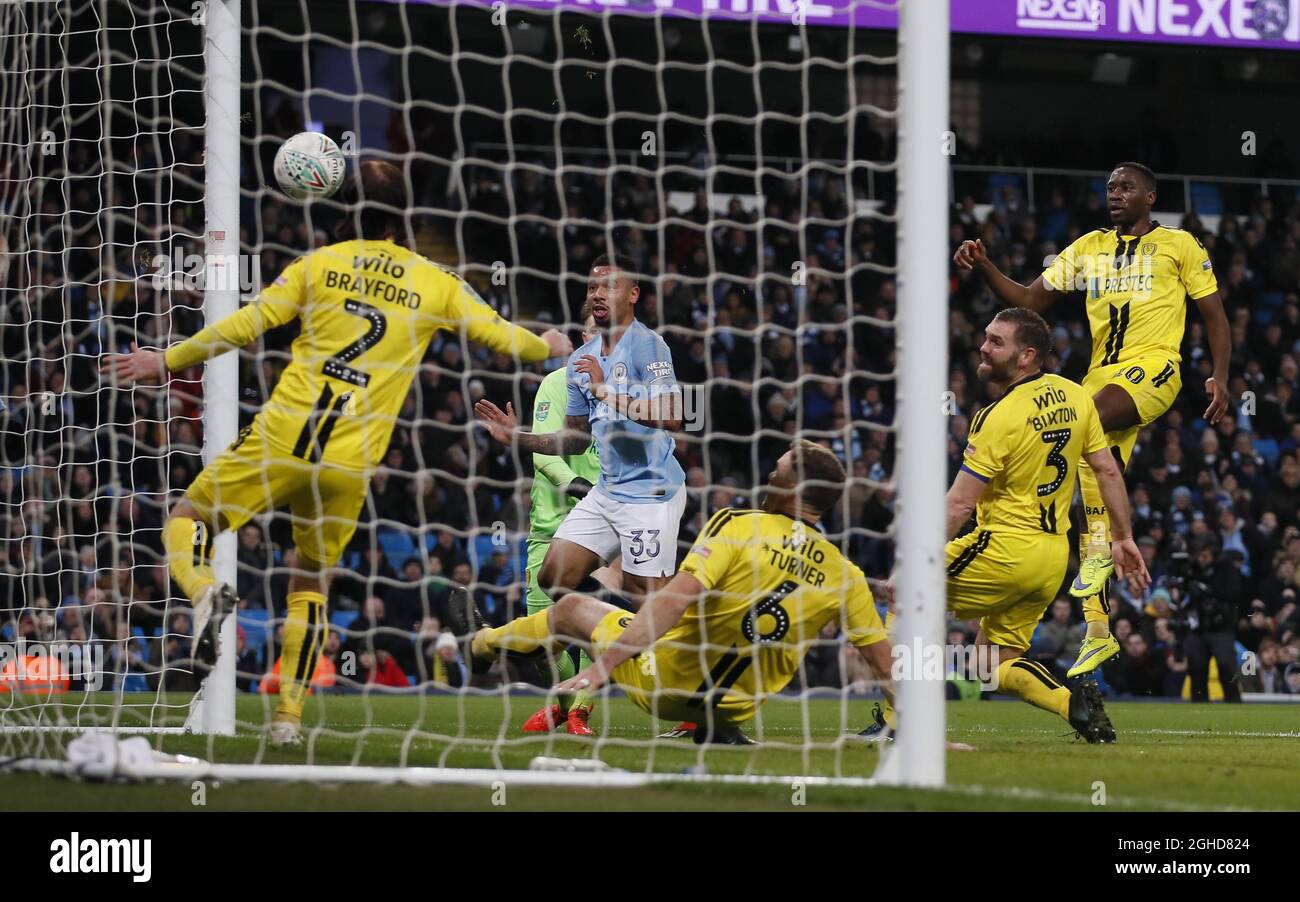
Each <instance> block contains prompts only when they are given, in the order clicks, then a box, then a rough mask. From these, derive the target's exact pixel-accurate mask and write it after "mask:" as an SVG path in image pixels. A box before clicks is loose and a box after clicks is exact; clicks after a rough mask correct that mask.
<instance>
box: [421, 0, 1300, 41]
mask: <svg viewBox="0 0 1300 902" xmlns="http://www.w3.org/2000/svg"><path fill="white" fill-rule="evenodd" d="M424 2H440V3H445V2H448V0H424ZM471 2H474V3H476V4H479V5H482V6H495V5H496V4H495V3H492V2H489V0H471ZM504 2H505V5H506V7H507V8H520V9H523V8H527V9H538V10H540V9H555V8H560V9H566V10H575V11H577V10H583V11H587V12H597V11H604V10H608V11H609V12H611V13H657V12H658V13H663V14H664V15H669V16H671V15H682V16H710V17H717V18H731V19H738V20H739V19H750V18H754V19H758V20H759V21H760V22H798V21H800V17H802V22H805V23H807V24H808V25H813V26H815V25H840V26H846V25H853V26H856V27H858V28H882V29H895V28H897V27H898V11H897V8H896V7H894V6H893V4H889V5H886V4H885V3H882V2H879V0H504ZM899 2H913V3H926V2H931V0H899ZM951 10H952V12H951V15H952V30H953V31H954V32H958V33H964V34H988V35H1007V36H1023V37H1035V38H1046V37H1054V36H1055V37H1064V38H1092V39H1096V40H1104V41H1143V42H1155V43H1166V44H1195V45H1200V46H1215V47H1253V48H1257V49H1266V50H1295V49H1297V48H1300V0H952V2H951Z"/></svg>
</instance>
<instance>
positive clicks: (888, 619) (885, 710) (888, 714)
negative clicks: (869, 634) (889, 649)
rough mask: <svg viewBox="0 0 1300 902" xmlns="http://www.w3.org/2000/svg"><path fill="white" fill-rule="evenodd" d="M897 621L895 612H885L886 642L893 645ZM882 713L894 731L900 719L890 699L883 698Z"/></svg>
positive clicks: (881, 702)
mask: <svg viewBox="0 0 1300 902" xmlns="http://www.w3.org/2000/svg"><path fill="white" fill-rule="evenodd" d="M896 619H897V618H896V617H895V616H894V612H893V611H886V612H885V635H886V636H888V637H889V638H888V639H886V640H885V641H887V642H891V643H892V642H893V641H894V621H895V620H896ZM880 713H881V715H882V716H883V717H884V718H885V724H886V725H887V726H888V727H890V728H891V729H892V728H894V727H896V726H898V718H897V716H896V715H895V714H894V705H893V703H892V702H890V700H889V699H887V698H882V699H881V700H880Z"/></svg>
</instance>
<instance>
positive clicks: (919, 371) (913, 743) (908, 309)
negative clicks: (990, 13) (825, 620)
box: [877, 0, 951, 786]
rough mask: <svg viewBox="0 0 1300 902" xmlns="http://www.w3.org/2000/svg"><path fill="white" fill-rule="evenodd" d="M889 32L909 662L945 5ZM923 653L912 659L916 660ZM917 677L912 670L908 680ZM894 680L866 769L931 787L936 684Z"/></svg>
mask: <svg viewBox="0 0 1300 902" xmlns="http://www.w3.org/2000/svg"><path fill="white" fill-rule="evenodd" d="M900 7H901V9H900V10H899V28H898V57H899V62H898V87H899V90H898V95H899V104H898V114H899V123H898V171H899V187H898V219H899V234H898V251H899V256H898V259H899V270H898V298H899V316H898V321H897V322H898V326H897V328H898V350H899V354H898V358H899V371H898V379H899V404H898V430H899V442H900V445H901V446H902V447H903V448H904V449H905V451H904V453H903V454H901V455H900V456H899V469H898V476H897V478H898V494H899V499H900V504H899V515H898V523H897V530H898V531H897V538H898V542H897V549H898V550H897V561H898V562H897V570H896V572H897V581H898V582H897V590H896V604H897V612H898V620H897V623H896V631H895V641H896V642H898V644H899V645H901V646H902V647H904V648H905V649H910V650H912V652H913V653H912V654H910V655H908V656H906V657H905V658H904V660H910V662H911V663H913V664H916V665H919V664H920V662H919V661H917V658H918V655H917V654H916V653H915V652H916V651H922V650H924V649H942V648H943V644H944V641H945V640H944V625H945V620H946V596H947V589H946V586H945V583H944V560H945V557H944V540H945V536H944V526H943V524H944V519H945V514H944V495H945V493H946V490H947V486H946V485H945V481H944V479H943V478H942V474H944V473H946V472H947V454H946V447H947V422H946V419H947V418H946V416H945V412H944V405H943V402H942V398H943V393H944V391H945V390H946V389H947V385H948V344H947V341H946V340H944V336H943V335H941V336H940V337H939V340H935V324H937V323H946V322H947V321H948V284H947V274H948V267H947V259H946V258H947V253H946V250H947V244H948V165H949V154H950V153H951V150H950V149H949V147H950V144H949V132H948V50H949V42H950V38H949V34H948V0H934V2H927V3H917V2H911V3H901V4H900ZM922 653H923V654H924V652H923V651H922ZM917 670H920V671H921V672H919V673H918V672H917ZM907 676H908V678H907V679H903V680H900V681H898V683H897V684H896V685H897V691H898V709H899V711H900V723H901V727H900V729H899V732H898V740H897V742H896V744H895V745H896V747H895V748H894V749H893V750H892V751H891V752H890V753H887V755H886V757H885V759H884V760H883V761H882V762H881V767H880V768H879V770H878V771H877V777H878V778H879V779H880V780H881V781H882V782H886V783H899V784H911V785H917V786H942V785H943V782H944V754H945V747H946V744H945V738H944V737H945V706H944V679H943V675H942V674H941V673H940V674H939V675H938V676H937V678H936V677H934V676H931V675H929V674H926V673H925V672H924V670H923V669H921V668H920V667H919V666H918V667H916V668H914V669H913V672H912V673H909V674H908V675H907Z"/></svg>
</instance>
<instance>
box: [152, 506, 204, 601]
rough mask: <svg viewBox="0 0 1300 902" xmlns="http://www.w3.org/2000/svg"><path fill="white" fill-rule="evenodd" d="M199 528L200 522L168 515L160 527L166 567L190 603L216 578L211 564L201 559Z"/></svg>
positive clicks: (202, 549)
mask: <svg viewBox="0 0 1300 902" xmlns="http://www.w3.org/2000/svg"><path fill="white" fill-rule="evenodd" d="M201 528H203V527H202V526H201V524H199V523H197V522H196V521H194V520H192V519H190V518H189V517H170V518H168V520H167V522H166V524H165V525H164V526H163V531H162V532H163V548H165V549H166V551H167V567H168V569H169V570H171V574H172V579H174V580H176V585H178V586H180V587H181V591H182V592H184V593H185V595H186V597H188V598H189V600H190V602H191V603H198V600H199V599H200V598H202V597H203V593H204V592H206V591H207V590H208V587H209V586H211V585H212V584H213V583H215V582H216V581H217V580H216V577H214V576H213V574H212V567H210V566H209V565H208V564H207V562H206V561H205V560H204V556H203V551H204V545H205V544H206V543H205V542H203V541H200V538H199V537H200V535H201V534H200V533H199V532H198V531H197V530H199V529H201ZM196 560H197V562H198V563H197V564H196V563H195V562H196Z"/></svg>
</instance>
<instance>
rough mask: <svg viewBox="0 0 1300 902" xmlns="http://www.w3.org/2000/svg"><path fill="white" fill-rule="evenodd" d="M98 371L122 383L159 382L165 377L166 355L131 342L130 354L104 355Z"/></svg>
mask: <svg viewBox="0 0 1300 902" xmlns="http://www.w3.org/2000/svg"><path fill="white" fill-rule="evenodd" d="M99 372H100V375H104V376H111V377H113V378H114V379H116V381H117V382H119V383H121V384H124V385H134V384H135V383H137V382H139V383H147V384H148V383H161V382H163V381H164V380H165V379H166V378H167V360H166V355H165V353H164V352H162V351H150V350H145V349H143V348H141V347H140V346H139V345H137V344H136V343H135V342H131V353H130V354H106V355H104V359H103V360H102V361H100V364H99Z"/></svg>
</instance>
